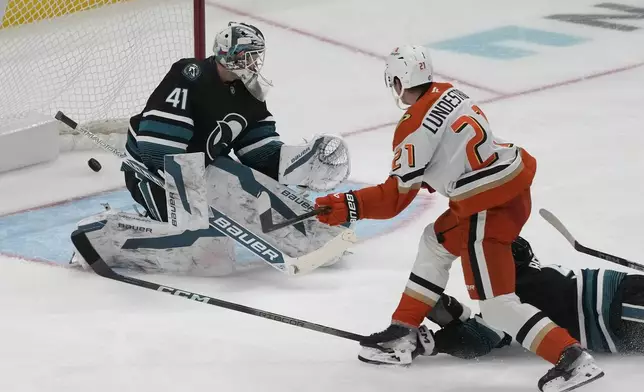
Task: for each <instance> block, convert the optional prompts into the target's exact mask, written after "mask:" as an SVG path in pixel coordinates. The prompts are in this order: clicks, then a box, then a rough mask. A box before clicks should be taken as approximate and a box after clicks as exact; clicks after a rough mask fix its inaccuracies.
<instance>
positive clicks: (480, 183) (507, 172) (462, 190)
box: [449, 153, 523, 200]
mask: <svg viewBox="0 0 644 392" xmlns="http://www.w3.org/2000/svg"><path fill="white" fill-rule="evenodd" d="M521 165H523V160H522V159H521V154H519V153H517V154H516V157H515V158H514V161H513V162H512V163H511V164H510V165H509V166H508V167H506V168H505V169H503V170H501V171H500V172H498V173H495V174H492V175H489V176H485V177H482V178H481V179H478V180H475V181H472V182H470V183H469V184H466V185H463V186H460V187H458V188H454V189H452V190H451V191H450V192H449V195H450V197H451V198H456V199H459V200H460V199H462V198H464V197H463V196H462V195H464V194H466V193H468V192H470V191H472V190H475V189H476V190H479V188H481V187H485V186H486V184H487V185H488V186H489V185H492V184H494V186H498V185H500V184H495V183H496V182H497V181H501V182H502V181H504V180H506V179H507V180H511V179H512V178H514V175H516V174H518V172H517V173H516V174H513V173H514V172H515V171H517V170H521ZM495 166H496V165H494V166H492V167H491V168H494V167H495ZM491 168H490V169H491ZM490 169H483V170H481V171H476V172H472V173H471V175H472V176H476V175H477V174H479V173H480V172H484V171H485V170H490ZM468 174H470V173H468ZM466 178H468V176H463V177H461V178H459V179H458V180H457V181H455V182H454V185H455V184H456V183H457V182H458V181H460V180H463V179H466ZM486 189H488V188H487V187H485V188H481V189H480V190H481V191H484V190H486ZM459 196H461V197H460V198H459ZM468 197H469V196H468Z"/></svg>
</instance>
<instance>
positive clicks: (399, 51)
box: [385, 45, 434, 108]
mask: <svg viewBox="0 0 644 392" xmlns="http://www.w3.org/2000/svg"><path fill="white" fill-rule="evenodd" d="M386 62H387V63H386V66H385V84H386V85H387V87H389V88H391V92H392V94H393V96H394V99H395V100H396V103H397V104H398V107H400V108H404V106H403V105H402V101H401V97H402V95H403V93H404V92H405V90H406V89H408V88H412V87H416V86H420V85H421V84H426V83H431V82H432V81H433V80H434V67H433V65H432V59H431V57H430V56H429V50H428V49H427V48H425V47H424V46H417V45H406V46H400V47H398V48H395V49H394V50H393V51H391V53H390V54H389V55H388V56H387V58H386ZM396 79H398V80H399V83H400V93H398V92H396Z"/></svg>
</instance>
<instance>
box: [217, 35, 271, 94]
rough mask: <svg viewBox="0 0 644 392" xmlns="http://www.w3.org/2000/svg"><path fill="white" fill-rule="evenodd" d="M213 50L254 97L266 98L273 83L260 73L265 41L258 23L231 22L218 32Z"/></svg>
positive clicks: (218, 58) (224, 65)
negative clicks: (255, 24) (253, 24)
mask: <svg viewBox="0 0 644 392" xmlns="http://www.w3.org/2000/svg"><path fill="white" fill-rule="evenodd" d="M213 50H214V52H215V61H216V62H217V63H219V64H221V65H222V66H223V67H224V68H226V69H227V70H229V71H231V72H232V73H234V74H235V75H237V76H238V77H239V78H240V79H241V80H242V82H244V85H246V88H247V89H248V91H250V92H251V93H252V94H253V96H254V97H255V98H257V99H259V100H260V101H263V100H264V99H265V96H266V92H267V90H268V87H271V86H272V84H271V82H270V81H268V80H267V79H266V78H265V77H264V76H263V75H262V74H261V70H262V67H263V66H264V56H265V54H266V42H265V40H264V35H263V34H262V32H261V31H259V29H258V28H257V27H255V26H252V25H249V24H246V23H237V22H229V23H228V26H227V27H226V28H225V29H223V30H221V31H220V32H219V33H217V36H216V37H215V44H214V46H213Z"/></svg>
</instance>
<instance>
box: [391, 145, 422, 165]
mask: <svg viewBox="0 0 644 392" xmlns="http://www.w3.org/2000/svg"><path fill="white" fill-rule="evenodd" d="M403 148H404V149H405V156H404V158H403ZM403 148H400V147H398V148H396V151H394V160H393V162H391V171H396V170H398V169H400V168H401V167H402V164H401V158H403V159H406V161H407V167H415V166H416V155H415V154H416V152H415V151H414V145H413V144H411V143H408V144H405V145H404V147H403Z"/></svg>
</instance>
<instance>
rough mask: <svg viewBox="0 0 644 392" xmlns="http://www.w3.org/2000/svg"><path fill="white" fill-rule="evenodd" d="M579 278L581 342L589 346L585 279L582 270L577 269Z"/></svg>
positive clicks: (578, 311) (578, 309)
mask: <svg viewBox="0 0 644 392" xmlns="http://www.w3.org/2000/svg"><path fill="white" fill-rule="evenodd" d="M575 276H576V277H577V279H575V280H576V281H577V316H578V317H579V337H580V339H579V343H581V347H583V348H588V339H587V338H586V317H585V316H584V279H583V276H584V275H583V274H582V273H581V270H577V269H576V270H575Z"/></svg>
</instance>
